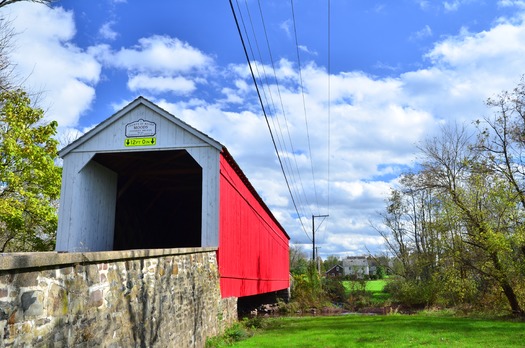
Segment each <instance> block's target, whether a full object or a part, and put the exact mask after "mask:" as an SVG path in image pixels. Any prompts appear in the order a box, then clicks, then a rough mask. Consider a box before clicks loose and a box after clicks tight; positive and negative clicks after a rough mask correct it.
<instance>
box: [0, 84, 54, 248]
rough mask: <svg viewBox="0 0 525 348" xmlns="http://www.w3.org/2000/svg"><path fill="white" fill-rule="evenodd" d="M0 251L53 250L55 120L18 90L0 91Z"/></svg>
mask: <svg viewBox="0 0 525 348" xmlns="http://www.w3.org/2000/svg"><path fill="white" fill-rule="evenodd" d="M0 107H1V109H0V153H1V154H2V157H1V159H0V252H4V251H30V250H52V249H53V248H54V243H55V234H56V228H57V214H56V205H57V204H56V199H57V198H58V196H59V192H60V175H61V170H60V168H59V167H57V166H56V165H55V162H54V161H55V159H56V157H57V141H56V140H54V139H53V138H52V137H53V136H54V135H55V133H56V127H57V123H56V122H51V123H48V124H44V123H42V117H43V111H42V110H40V109H34V108H32V107H31V106H30V100H29V98H28V97H27V95H26V94H25V93H24V92H22V91H20V90H17V91H4V92H1V93H0Z"/></svg>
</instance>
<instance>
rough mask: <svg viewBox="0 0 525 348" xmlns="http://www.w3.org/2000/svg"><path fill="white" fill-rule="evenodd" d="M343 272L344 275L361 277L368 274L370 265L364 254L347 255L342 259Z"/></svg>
mask: <svg viewBox="0 0 525 348" xmlns="http://www.w3.org/2000/svg"><path fill="white" fill-rule="evenodd" d="M343 272H344V275H345V276H356V277H357V278H363V277H364V276H368V275H370V267H369V265H368V259H367V257H366V256H347V257H346V258H345V259H343Z"/></svg>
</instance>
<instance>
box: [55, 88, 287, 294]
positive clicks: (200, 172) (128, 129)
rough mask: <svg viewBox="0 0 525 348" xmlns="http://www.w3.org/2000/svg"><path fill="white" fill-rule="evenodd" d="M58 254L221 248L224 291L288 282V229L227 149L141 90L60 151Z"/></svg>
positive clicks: (270, 288)
mask: <svg viewBox="0 0 525 348" xmlns="http://www.w3.org/2000/svg"><path fill="white" fill-rule="evenodd" d="M60 156H61V157H62V158H63V161H64V162H63V163H64V165H63V178H62V193H61V198H60V208H59V227H58V232H57V251H102V250H122V249H145V248H148V249H153V248H178V247H218V264H219V272H220V275H221V292H222V296H223V297H231V296H234V297H244V296H251V295H258V294H263V293H269V292H275V291H279V290H283V289H287V288H288V287H289V265H288V257H289V256H288V248H289V236H288V235H287V234H286V232H285V230H284V229H283V227H282V226H281V225H280V224H279V222H278V221H277V220H276V218H275V217H274V216H273V214H272V213H271V211H270V210H269V208H268V207H267V206H266V204H265V203H264V202H263V200H262V199H261V197H260V196H259V194H258V193H257V191H256V190H255V189H254V187H253V186H252V185H251V184H250V182H249V181H248V178H247V177H246V175H245V174H244V173H243V172H242V170H241V169H240V167H239V165H238V164H237V163H236V162H235V160H234V159H233V157H232V156H231V155H230V153H229V152H228V150H227V149H226V147H224V146H223V145H222V144H220V143H218V142H217V141H215V140H213V139H212V138H210V137H209V136H207V135H206V134H203V133H202V132H200V131H198V130H196V129H195V128H192V127H191V126H189V125H188V124H186V123H184V122H182V121H181V120H180V119H178V118H176V117H174V116H173V115H171V114H170V113H168V112H167V111H165V110H163V109H161V108H160V107H158V106H157V105H155V104H153V103H151V102H150V101H148V100H146V99H144V98H142V97H139V98H137V99H136V100H134V101H133V102H131V103H130V104H129V105H127V106H126V107H124V108H123V109H122V110H120V111H118V112H117V113H115V114H114V115H113V116H111V117H109V118H108V119H106V120H105V121H103V122H102V123H100V124H99V125H98V126H97V127H95V128H93V129H92V130H90V131H89V132H87V133H86V134H84V135H83V136H82V137H80V138H79V139H77V140H76V141H75V142H73V143H71V144H70V145H68V146H67V147H65V148H64V149H62V150H61V151H60Z"/></svg>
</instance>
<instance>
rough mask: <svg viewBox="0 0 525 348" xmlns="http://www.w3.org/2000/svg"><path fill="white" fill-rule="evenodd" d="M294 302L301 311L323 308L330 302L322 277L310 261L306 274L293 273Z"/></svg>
mask: <svg viewBox="0 0 525 348" xmlns="http://www.w3.org/2000/svg"><path fill="white" fill-rule="evenodd" d="M291 295H292V302H293V303H294V305H295V306H297V309H298V310H300V311H308V310H310V309H313V308H317V309H319V308H322V307H324V306H326V305H327V304H328V302H329V299H328V297H327V296H326V293H325V291H324V290H323V287H322V283H321V277H320V276H319V273H318V272H317V269H316V267H315V265H314V264H313V263H312V262H310V264H309V266H308V269H307V272H306V274H296V275H293V286H292V294H291Z"/></svg>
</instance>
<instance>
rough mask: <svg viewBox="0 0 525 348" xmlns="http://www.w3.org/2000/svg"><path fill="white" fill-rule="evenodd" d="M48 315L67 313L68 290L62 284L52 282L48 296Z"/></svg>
mask: <svg viewBox="0 0 525 348" xmlns="http://www.w3.org/2000/svg"><path fill="white" fill-rule="evenodd" d="M47 311H48V315H51V316H53V317H59V316H63V315H66V314H67V311H68V300H67V292H66V289H64V288H63V287H61V286H58V285H56V284H52V285H51V288H50V289H49V293H48V296H47Z"/></svg>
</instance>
